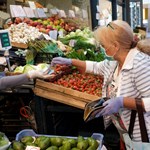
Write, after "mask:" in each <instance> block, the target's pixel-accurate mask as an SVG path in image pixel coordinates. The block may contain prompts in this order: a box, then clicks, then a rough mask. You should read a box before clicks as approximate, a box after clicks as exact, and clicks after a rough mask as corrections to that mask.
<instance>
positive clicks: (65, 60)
mask: <svg viewBox="0 0 150 150" xmlns="http://www.w3.org/2000/svg"><path fill="white" fill-rule="evenodd" d="M56 64H61V65H71V64H72V60H71V59H70V58H63V57H55V58H53V59H52V61H51V66H55V65H56Z"/></svg>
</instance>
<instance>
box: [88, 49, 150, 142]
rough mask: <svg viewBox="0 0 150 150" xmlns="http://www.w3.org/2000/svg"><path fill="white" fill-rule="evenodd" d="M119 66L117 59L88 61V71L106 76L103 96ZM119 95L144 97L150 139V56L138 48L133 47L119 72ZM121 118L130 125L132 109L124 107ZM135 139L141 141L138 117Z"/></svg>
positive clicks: (127, 125)
mask: <svg viewBox="0 0 150 150" xmlns="http://www.w3.org/2000/svg"><path fill="white" fill-rule="evenodd" d="M116 66H117V62H116V61H109V60H104V61H102V62H91V61H86V72H87V73H94V74H99V75H103V76H104V83H103V89H102V96H103V97H106V93H107V91H106V89H107V88H106V87H107V85H108V83H109V82H110V80H111V79H112V76H113V75H114V70H115V68H116ZM116 95H117V96H123V97H132V98H142V100H143V102H144V106H145V110H146V113H144V117H145V123H146V127H147V132H148V136H149V139H150V57H149V56H148V55H146V54H144V53H142V52H140V51H138V50H137V49H136V48H134V49H131V50H130V52H129V53H128V55H127V57H126V60H125V62H124V64H123V67H122V70H121V71H120V73H119V81H118V91H117V94H116ZM121 111H122V113H121V118H122V120H123V122H124V125H125V127H126V129H128V127H129V123H130V115H131V110H129V109H126V108H124V109H122V110H121ZM133 140H134V141H141V134H140V129H139V123H138V117H137V116H136V122H135V125H134V130H133Z"/></svg>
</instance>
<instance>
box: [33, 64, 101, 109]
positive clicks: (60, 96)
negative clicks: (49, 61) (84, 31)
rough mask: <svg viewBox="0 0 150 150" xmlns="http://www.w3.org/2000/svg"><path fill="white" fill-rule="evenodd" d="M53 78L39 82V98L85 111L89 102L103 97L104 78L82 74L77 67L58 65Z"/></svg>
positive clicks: (37, 91) (37, 87) (36, 86)
mask: <svg viewBox="0 0 150 150" xmlns="http://www.w3.org/2000/svg"><path fill="white" fill-rule="evenodd" d="M51 75H52V76H51V78H50V79H48V80H46V81H42V80H37V82H36V85H35V89H34V92H35V94H36V95H38V96H42V97H44V98H48V99H51V100H56V101H58V102H62V103H65V104H68V105H71V106H75V107H78V108H82V109H84V106H85V104H86V103H87V102H90V101H94V100H97V99H99V97H101V92H102V84H103V78H102V76H97V75H92V74H81V73H80V72H79V71H78V70H77V69H76V68H75V67H72V66H66V65H56V67H55V68H54V72H53V73H52V74H51Z"/></svg>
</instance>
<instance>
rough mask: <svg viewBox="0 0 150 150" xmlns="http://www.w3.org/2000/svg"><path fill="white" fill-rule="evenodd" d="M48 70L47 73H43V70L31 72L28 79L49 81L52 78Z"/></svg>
mask: <svg viewBox="0 0 150 150" xmlns="http://www.w3.org/2000/svg"><path fill="white" fill-rule="evenodd" d="M48 72H49V71H48V70H46V71H44V72H43V71H42V70H31V71H29V72H28V73H27V77H28V78H29V79H36V78H40V79H48V78H50V77H51V75H49V74H48Z"/></svg>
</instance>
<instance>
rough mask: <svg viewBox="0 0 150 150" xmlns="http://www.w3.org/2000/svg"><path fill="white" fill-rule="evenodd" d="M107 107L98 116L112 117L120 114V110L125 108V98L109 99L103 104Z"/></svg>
mask: <svg viewBox="0 0 150 150" xmlns="http://www.w3.org/2000/svg"><path fill="white" fill-rule="evenodd" d="M103 106H105V107H104V108H103V109H102V111H101V112H99V113H98V114H97V115H98V116H105V115H112V114H114V113H118V112H119V109H120V108H123V97H116V98H112V99H109V100H107V101H105V102H104V103H103Z"/></svg>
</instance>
